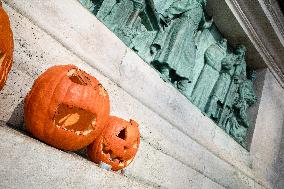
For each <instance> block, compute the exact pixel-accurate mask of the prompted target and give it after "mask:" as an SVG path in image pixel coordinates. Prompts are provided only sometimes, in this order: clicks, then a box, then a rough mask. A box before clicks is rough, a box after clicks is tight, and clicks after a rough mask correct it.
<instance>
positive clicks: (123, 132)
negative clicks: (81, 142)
mask: <svg viewBox="0 0 284 189" xmlns="http://www.w3.org/2000/svg"><path fill="white" fill-rule="evenodd" d="M139 144H140V133H139V129H138V124H137V123H136V122H135V121H133V120H130V121H129V122H127V121H125V120H123V119H121V118H118V117H114V116H111V117H110V119H109V122H108V124H107V126H106V128H105V130H104V131H103V133H102V135H101V136H100V137H98V138H97V139H96V140H95V141H94V142H93V143H92V144H90V145H89V146H88V148H87V154H88V156H89V158H90V159H91V160H92V161H93V162H95V163H97V164H99V163H101V162H103V163H106V164H108V165H110V166H111V169H112V170H113V171H118V170H120V169H123V168H125V167H126V166H128V165H129V164H130V163H131V162H132V160H133V159H134V157H135V155H136V153H137V150H138V147H139Z"/></svg>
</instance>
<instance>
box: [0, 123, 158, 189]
mask: <svg viewBox="0 0 284 189" xmlns="http://www.w3.org/2000/svg"><path fill="white" fill-rule="evenodd" d="M0 142H1V145H0V152H1V156H0V161H1V166H0V178H1V182H0V188H141V189H143V188H154V187H153V186H150V185H147V184H143V183H141V182H137V181H135V180H133V179H129V178H127V177H124V176H121V175H118V174H116V173H113V172H110V171H106V170H104V169H101V168H99V167H98V166H96V165H95V164H94V163H92V162H90V161H88V160H86V159H84V158H82V157H80V156H78V155H76V154H74V153H66V152H63V151H60V150H58V149H55V148H52V147H50V146H47V145H45V144H43V143H42V142H39V141H37V140H34V139H32V138H30V137H28V136H26V135H24V134H22V133H20V132H18V131H15V130H13V129H11V128H8V127H7V126H6V125H5V124H4V123H3V122H0Z"/></svg>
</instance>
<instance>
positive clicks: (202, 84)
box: [191, 39, 227, 112]
mask: <svg viewBox="0 0 284 189" xmlns="http://www.w3.org/2000/svg"><path fill="white" fill-rule="evenodd" d="M226 55H227V40H226V39H223V40H221V41H220V42H218V43H214V44H212V45H211V46H210V47H209V48H208V49H207V50H206V51H205V54H204V59H205V65H204V67H203V69H202V72H201V74H200V75H199V78H198V80H197V83H196V85H195V86H194V89H193V92H192V96H191V101H192V102H193V104H195V105H196V106H197V107H198V108H199V109H200V110H201V111H203V112H204V111H205V107H206V104H207V102H208V99H209V96H210V94H211V92H212V90H213V88H214V86H215V83H216V82H217V80H218V78H219V75H220V71H221V68H222V60H223V58H225V57H226Z"/></svg>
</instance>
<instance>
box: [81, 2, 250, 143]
mask: <svg viewBox="0 0 284 189" xmlns="http://www.w3.org/2000/svg"><path fill="white" fill-rule="evenodd" d="M80 1H81V2H82V4H83V5H84V6H85V7H86V8H88V9H89V10H90V11H92V12H93V13H94V14H95V15H96V17H97V18H98V19H99V20H101V21H102V22H103V23H104V24H105V25H106V26H107V27H108V28H109V29H110V30H112V31H113V32H114V33H115V34H116V35H117V36H118V37H119V38H120V39H121V40H122V41H123V42H124V43H125V44H126V45H128V46H129V47H130V48H132V49H133V50H134V51H135V52H137V54H138V55H139V56H140V57H141V58H143V59H144V60H145V61H146V62H147V63H149V64H150V65H151V66H153V67H154V68H155V69H156V70H157V71H159V73H160V75H161V78H162V79H163V80H165V81H167V82H170V83H171V84H172V85H174V86H175V87H176V88H177V89H178V90H179V91H180V92H181V93H182V94H184V95H185V96H186V97H187V98H188V99H189V100H190V101H191V102H192V103H193V104H195V105H196V106H197V107H198V108H199V109H200V110H201V111H202V112H203V113H204V114H206V115H207V116H208V117H210V118H211V119H212V120H214V121H215V122H216V123H217V124H218V125H219V126H220V127H221V128H223V129H224V130H225V131H226V132H227V133H228V134H230V135H231V136H232V137H233V138H234V139H235V140H236V141H237V142H239V143H240V144H241V145H243V146H246V142H245V138H246V132H247V128H248V127H249V126H250V121H249V118H248V117H247V109H248V108H249V106H251V105H252V104H254V103H255V101H256V97H255V94H254V91H253V85H252V82H253V80H254V74H252V72H248V71H247V70H248V69H247V66H246V62H245V51H246V49H245V47H244V46H242V45H241V46H239V47H238V48H237V49H236V50H234V49H233V48H232V47H230V45H229V44H228V43H227V40H226V39H224V38H223V37H222V35H221V34H220V32H219V31H218V29H217V28H216V26H215V25H214V23H213V19H210V18H208V16H207V15H206V13H205V11H204V6H205V4H206V0H168V1H162V0H120V1H117V0H96V1H95V0H80Z"/></svg>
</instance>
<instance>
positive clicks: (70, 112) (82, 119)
mask: <svg viewBox="0 0 284 189" xmlns="http://www.w3.org/2000/svg"><path fill="white" fill-rule="evenodd" d="M54 122H55V125H56V126H57V127H58V128H61V129H64V130H66V131H71V132H74V133H75V134H77V135H87V134H89V133H90V132H92V131H93V130H94V129H95V125H96V116H95V115H94V114H92V113H90V112H88V111H86V110H84V109H82V108H77V107H74V106H68V105H66V104H60V105H59V106H58V108H57V111H56V113H55V116H54Z"/></svg>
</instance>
